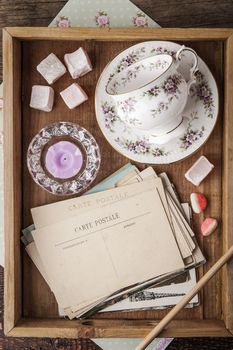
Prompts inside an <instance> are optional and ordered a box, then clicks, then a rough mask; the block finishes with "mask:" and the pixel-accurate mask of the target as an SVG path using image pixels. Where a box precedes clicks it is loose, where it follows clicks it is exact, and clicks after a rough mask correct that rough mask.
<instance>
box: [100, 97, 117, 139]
mask: <svg viewBox="0 0 233 350" xmlns="http://www.w3.org/2000/svg"><path fill="white" fill-rule="evenodd" d="M101 108H102V111H103V114H104V121H105V127H106V128H107V129H108V130H110V131H111V132H114V129H113V127H114V125H115V123H116V121H118V120H119V117H118V115H117V112H116V109H115V106H113V105H111V104H110V103H108V102H107V101H105V102H103V103H102V105H101Z"/></svg>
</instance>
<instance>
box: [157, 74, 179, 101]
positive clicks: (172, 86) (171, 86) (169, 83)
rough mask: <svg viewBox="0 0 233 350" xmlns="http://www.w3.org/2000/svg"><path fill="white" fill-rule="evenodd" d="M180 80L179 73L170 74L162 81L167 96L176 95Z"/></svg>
mask: <svg viewBox="0 0 233 350" xmlns="http://www.w3.org/2000/svg"><path fill="white" fill-rule="evenodd" d="M181 82H182V79H181V76H180V75H179V74H173V75H170V76H169V77H168V78H167V79H166V80H165V82H164V84H163V86H162V88H163V91H164V92H165V93H166V95H167V96H170V97H176V98H177V95H178V94H180V93H181V92H180V90H179V85H180V83H181Z"/></svg>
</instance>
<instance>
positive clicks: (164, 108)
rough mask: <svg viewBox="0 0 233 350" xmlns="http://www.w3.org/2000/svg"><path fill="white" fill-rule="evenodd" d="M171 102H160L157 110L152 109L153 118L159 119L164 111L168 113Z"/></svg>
mask: <svg viewBox="0 0 233 350" xmlns="http://www.w3.org/2000/svg"><path fill="white" fill-rule="evenodd" d="M169 103H170V102H160V103H159V104H158V107H157V108H156V109H152V110H151V114H152V116H153V118H155V117H157V116H158V115H159V114H161V113H162V112H163V111H167V110H168V106H169Z"/></svg>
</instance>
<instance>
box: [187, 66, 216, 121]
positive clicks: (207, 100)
mask: <svg viewBox="0 0 233 350" xmlns="http://www.w3.org/2000/svg"><path fill="white" fill-rule="evenodd" d="M195 76H196V80H197V83H196V84H195V85H193V86H192V87H191V93H192V94H191V96H192V97H196V100H197V101H202V103H203V106H204V110H205V112H206V113H207V116H208V117H209V118H213V111H214V108H215V105H214V98H213V92H212V90H211V88H210V87H209V84H208V82H207V81H206V80H205V79H204V76H203V74H202V73H201V72H200V71H197V72H196V73H195Z"/></svg>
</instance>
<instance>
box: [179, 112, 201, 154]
mask: <svg viewBox="0 0 233 350" xmlns="http://www.w3.org/2000/svg"><path fill="white" fill-rule="evenodd" d="M195 119H198V117H197V113H193V114H192V118H191V120H190V122H189V123H188V127H187V130H186V132H185V134H184V135H183V136H182V137H181V138H180V141H181V145H180V148H181V149H182V150H183V151H185V150H187V149H188V148H189V147H191V146H192V145H193V144H194V143H195V142H196V141H198V140H199V139H200V138H202V137H203V135H204V131H205V127H204V126H202V127H201V128H200V129H193V128H192V122H193V120H195Z"/></svg>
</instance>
